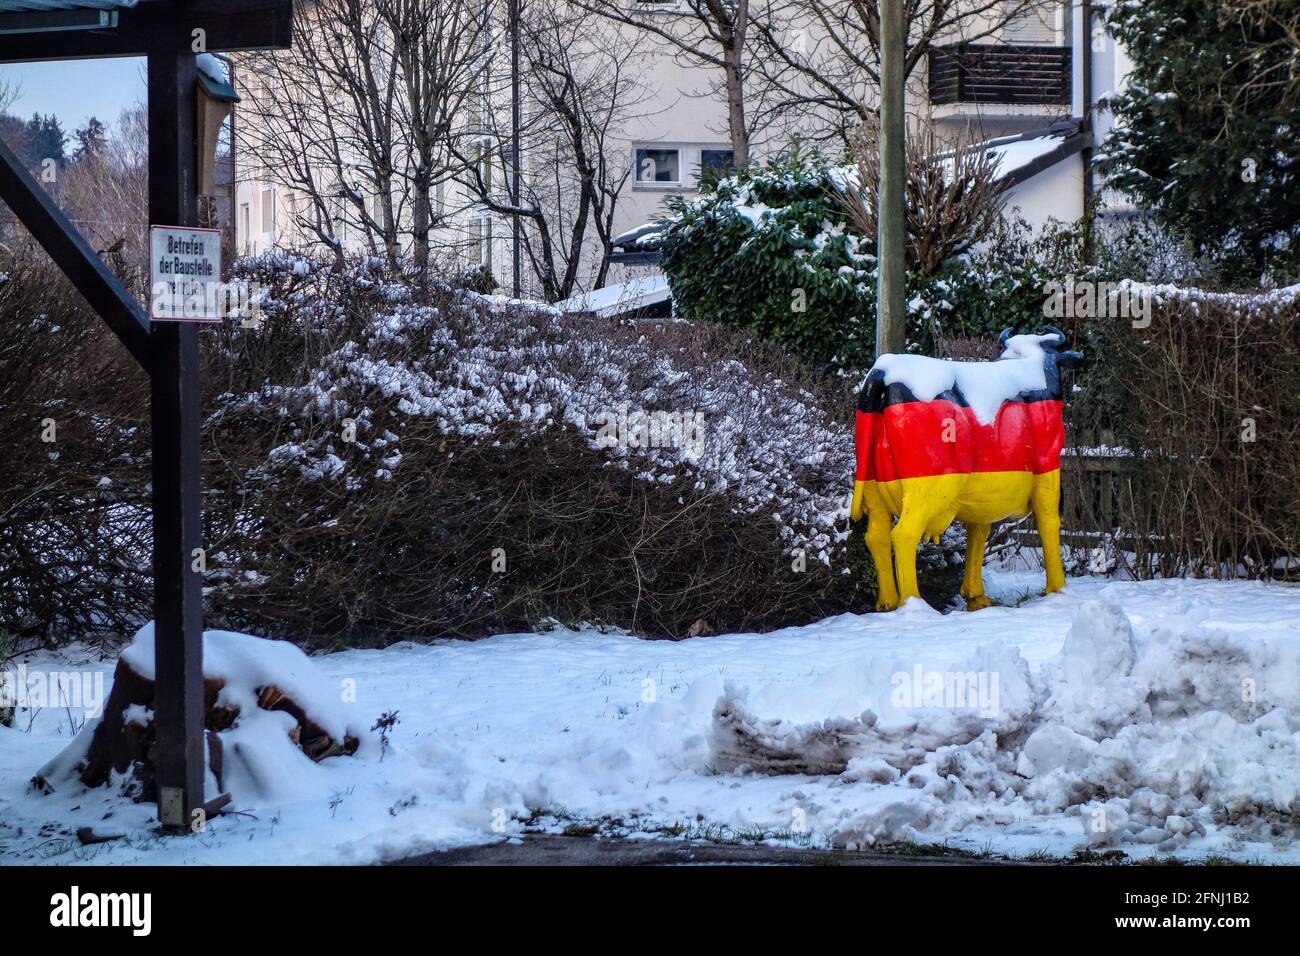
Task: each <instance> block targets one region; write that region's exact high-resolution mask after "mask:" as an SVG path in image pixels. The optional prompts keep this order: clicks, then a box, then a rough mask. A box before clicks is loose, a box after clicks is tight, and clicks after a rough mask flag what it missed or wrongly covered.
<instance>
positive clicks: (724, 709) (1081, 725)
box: [710, 594, 1300, 850]
mask: <svg viewBox="0 0 1300 956" xmlns="http://www.w3.org/2000/svg"><path fill="white" fill-rule="evenodd" d="M749 697H750V694H749V692H748V690H747V689H746V688H744V687H741V686H733V685H728V686H727V687H726V690H725V692H724V694H723V695H722V697H720V698H719V699H718V701H717V704H716V706H715V708H714V719H713V731H712V739H711V742H710V749H711V752H712V755H713V760H714V761H715V762H716V765H717V766H718V768H719V769H721V770H723V771H727V772H739V773H762V774H820V775H827V774H831V775H838V776H839V777H840V779H841V781H842V782H843V785H844V786H846V787H860V786H862V785H863V783H864V782H866V783H876V784H885V785H889V784H895V783H897V785H898V786H897V787H887V788H885V789H884V790H883V791H882V793H881V794H880V795H879V798H878V799H877V798H873V800H871V801H867V802H868V803H869V804H870V806H869V808H868V809H867V810H865V811H861V812H855V813H854V814H852V815H851V816H848V817H846V818H844V819H840V820H838V821H836V822H835V823H834V825H833V826H832V827H831V829H832V831H833V836H834V838H835V839H836V840H838V841H842V842H845V843H848V844H851V845H854V844H856V845H864V844H870V843H873V842H875V841H877V840H881V839H900V838H915V837H916V836H918V835H919V834H920V833H922V832H924V831H926V830H933V829H949V830H951V829H960V828H961V827H962V826H963V825H966V824H969V823H973V822H978V821H984V820H992V821H994V822H1010V821H1013V820H1015V819H1026V818H1029V817H1031V816H1034V815H1048V814H1052V813H1056V812H1061V811H1065V812H1067V813H1070V814H1073V815H1076V816H1077V817H1078V818H1079V821H1080V826H1081V827H1082V832H1083V835H1084V837H1085V838H1086V839H1087V840H1088V841H1089V842H1090V843H1092V844H1094V845H1115V844H1123V843H1149V844H1158V845H1159V847H1160V848H1161V849H1164V850H1169V849H1176V848H1178V847H1180V846H1182V845H1184V844H1185V843H1186V842H1187V841H1188V839H1189V838H1191V837H1193V836H1196V835H1198V834H1199V835H1203V834H1204V833H1205V832H1206V827H1207V826H1210V825H1217V824H1227V823H1233V824H1236V825H1237V826H1239V827H1241V828H1243V830H1242V832H1244V833H1246V834H1249V835H1250V836H1251V837H1252V838H1254V839H1259V840H1266V841H1268V840H1277V839H1282V840H1286V839H1289V836H1290V834H1292V833H1293V828H1294V819H1295V816H1294V815H1295V813H1296V811H1297V809H1298V808H1300V703H1298V702H1300V643H1297V642H1296V640H1294V638H1291V639H1284V638H1281V637H1278V639H1275V640H1272V639H1271V640H1269V641H1261V640H1256V639H1250V638H1247V637H1245V636H1237V635H1235V634H1233V633H1231V632H1225V631H1224V630H1222V629H1221V628H1209V627H1203V626H1199V625H1194V624H1193V625H1190V626H1186V627H1179V628H1177V629H1171V628H1165V627H1157V628H1155V629H1153V631H1152V632H1151V633H1150V635H1149V636H1148V637H1145V638H1144V639H1142V640H1141V641H1139V640H1138V639H1137V638H1136V637H1135V635H1134V630H1133V627H1132V625H1131V624H1130V622H1129V619H1128V617H1127V616H1126V614H1125V613H1124V611H1123V609H1122V608H1121V607H1120V606H1119V604H1118V603H1117V602H1116V601H1115V600H1112V599H1110V598H1109V597H1108V596H1107V595H1106V594H1103V596H1102V600H1100V601H1090V602H1087V603H1085V604H1083V605H1082V606H1080V608H1079V609H1078V610H1077V611H1076V613H1075V617H1074V621H1073V624H1072V626H1071V628H1070V630H1069V632H1068V634H1067V635H1066V638H1065V643H1064V646H1063V647H1062V648H1061V650H1060V652H1059V653H1058V654H1057V655H1056V656H1055V657H1053V658H1051V659H1049V660H1048V661H1046V662H1045V663H1044V664H1043V666H1042V668H1041V669H1040V670H1039V671H1038V672H1034V673H1031V672H1030V670H1029V668H1028V666H1027V664H1026V662H1025V661H1024V660H1023V659H1022V658H1021V656H1020V653H1019V651H1018V649H1017V648H1015V647H1014V646H1007V645H989V646H984V647H981V648H980V649H979V650H978V651H977V652H976V653H974V654H973V655H970V656H969V657H968V658H966V659H965V660H963V661H961V662H959V663H957V664H954V665H949V666H941V667H940V666H935V667H931V666H928V665H925V664H923V663H917V662H915V661H911V660H908V661H894V660H886V659H882V658H879V657H877V658H875V659H873V660H872V661H871V662H870V663H869V664H868V665H867V667H866V669H865V674H864V677H863V681H862V683H861V685H860V686H859V687H856V688H854V689H853V691H852V692H848V693H845V695H844V696H843V697H842V698H841V699H840V700H838V701H827V700H825V699H822V700H820V701H817V702H815V703H814V702H812V701H810V700H809V699H808V696H807V695H806V694H804V693H802V692H801V691H800V690H798V689H794V690H792V689H790V688H784V689H783V690H782V692H780V693H777V694H775V695H774V694H768V695H767V697H766V698H765V700H764V701H763V703H762V705H755V704H754V703H753V702H751V701H750V700H749ZM760 706H761V710H760ZM818 708H820V713H821V714H823V715H825V714H826V713H827V709H830V711H831V713H830V715H829V716H823V717H821V718H814V717H813V715H815V714H816V713H817V712H818ZM764 713H766V715H765V716H763V715H762V714H764Z"/></svg>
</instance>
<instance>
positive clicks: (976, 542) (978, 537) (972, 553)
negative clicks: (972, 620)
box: [961, 522, 993, 611]
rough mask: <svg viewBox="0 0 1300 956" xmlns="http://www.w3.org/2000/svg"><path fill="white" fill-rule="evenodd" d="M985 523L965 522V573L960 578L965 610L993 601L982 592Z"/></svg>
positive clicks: (986, 539)
mask: <svg viewBox="0 0 1300 956" xmlns="http://www.w3.org/2000/svg"><path fill="white" fill-rule="evenodd" d="M990 527H991V525H987V524H971V523H969V522H968V523H967V524H966V573H965V574H964V575H963V576H962V580H961V596H962V597H964V598H965V599H966V610H968V611H978V610H979V609H980V608H983V607H988V606H989V605H990V604H992V603H993V602H992V601H990V600H989V599H988V598H987V597H986V596H985V594H984V545H985V544H986V543H987V542H988V540H989V529H990Z"/></svg>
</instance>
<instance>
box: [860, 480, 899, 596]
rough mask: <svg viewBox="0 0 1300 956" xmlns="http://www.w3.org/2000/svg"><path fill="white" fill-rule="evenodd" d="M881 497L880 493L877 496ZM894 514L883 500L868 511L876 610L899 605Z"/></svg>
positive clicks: (868, 546)
mask: <svg viewBox="0 0 1300 956" xmlns="http://www.w3.org/2000/svg"><path fill="white" fill-rule="evenodd" d="M876 497H877V498H878V497H879V496H878V495H877V496H876ZM893 523H894V516H893V515H892V514H890V512H889V509H888V508H886V507H885V505H884V502H883V501H877V502H873V503H872V506H871V507H870V508H869V509H868V511H867V536H866V537H867V550H869V551H870V552H871V561H872V563H873V564H875V566H876V610H877V611H892V610H893V609H894V608H896V607H898V586H897V585H896V584H895V583H894V557H893V554H892V553H891V551H890V537H889V532H890V526H891V525H892V524H893Z"/></svg>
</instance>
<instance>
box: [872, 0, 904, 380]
mask: <svg viewBox="0 0 1300 956" xmlns="http://www.w3.org/2000/svg"><path fill="white" fill-rule="evenodd" d="M906 55H907V25H906V23H904V20H903V0H880V193H879V195H878V196H876V209H877V216H876V222H877V227H876V230H877V235H876V255H877V256H878V257H879V258H878V262H877V265H878V268H879V282H878V284H877V286H876V355H878V356H879V355H882V354H884V353H886V352H890V353H898V352H902V351H903V350H904V349H905V348H906V346H907V340H906V336H907V325H906V323H907V311H906V310H907V246H906V242H907V198H906V192H905V190H906V180H905V178H904V177H906V175H907V171H906V169H905V167H904V162H903V155H904V143H905V137H906V136H907V126H906V115H905V111H904V108H905V106H906V101H905V98H904V96H905V94H904V90H903V61H904V58H905V57H906Z"/></svg>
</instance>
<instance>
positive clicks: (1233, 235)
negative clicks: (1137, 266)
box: [1100, 0, 1300, 281]
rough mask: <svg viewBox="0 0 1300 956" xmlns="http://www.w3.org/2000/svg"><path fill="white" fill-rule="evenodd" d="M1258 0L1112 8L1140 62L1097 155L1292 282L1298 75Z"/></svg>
mask: <svg viewBox="0 0 1300 956" xmlns="http://www.w3.org/2000/svg"><path fill="white" fill-rule="evenodd" d="M1250 6H1251V5H1247V4H1239V3H1228V2H1224V0H1141V2H1138V0H1124V2H1122V3H1118V4H1116V5H1115V6H1114V7H1112V8H1111V10H1110V12H1109V14H1108V15H1107V24H1108V26H1109V28H1110V31H1111V32H1112V33H1113V34H1114V35H1115V37H1116V38H1117V39H1118V40H1119V41H1120V42H1121V43H1122V44H1123V45H1124V48H1125V49H1126V50H1127V51H1128V52H1129V55H1130V56H1131V57H1132V60H1133V69H1132V72H1131V73H1130V75H1129V80H1128V83H1127V84H1126V85H1125V88H1124V90H1123V91H1122V92H1120V93H1118V94H1116V95H1115V96H1114V97H1112V98H1111V101H1110V105H1111V107H1112V108H1113V109H1114V111H1115V115H1116V118H1117V120H1118V121H1119V122H1118V124H1117V126H1116V129H1115V132H1114V133H1113V135H1111V137H1110V138H1109V139H1108V141H1107V143H1106V145H1105V148H1104V149H1103V151H1102V156H1101V164H1100V165H1101V168H1102V170H1103V171H1104V172H1106V173H1107V174H1108V175H1109V177H1110V179H1111V182H1112V184H1113V185H1115V186H1116V187H1117V188H1120V189H1123V190H1125V191H1126V192H1128V193H1129V194H1130V195H1132V196H1133V197H1134V198H1135V199H1136V200H1137V201H1138V203H1139V204H1141V205H1143V206H1146V207H1149V208H1151V209H1153V210H1154V211H1155V212H1156V213H1157V214H1158V215H1159V216H1160V218H1161V220H1162V222H1164V223H1165V224H1166V225H1168V226H1170V227H1172V228H1174V229H1176V230H1177V231H1178V232H1180V233H1181V234H1183V235H1185V236H1187V237H1188V238H1189V239H1190V240H1191V242H1192V244H1193V245H1194V246H1195V247H1196V248H1197V249H1198V250H1201V251H1203V252H1205V253H1209V254H1212V255H1213V256H1214V257H1215V258H1216V259H1218V260H1220V261H1222V262H1224V263H1225V264H1229V265H1230V266H1231V267H1232V268H1233V270H1234V271H1235V274H1236V277H1237V278H1238V279H1239V280H1241V279H1251V280H1254V279H1256V278H1258V276H1259V275H1260V273H1261V272H1262V271H1266V270H1267V271H1273V272H1274V273H1276V277H1277V278H1278V279H1279V280H1282V281H1285V280H1286V279H1287V277H1289V276H1294V275H1296V274H1297V270H1298V269H1300V188H1297V186H1300V179H1297V170H1300V165H1298V162H1300V147H1297V133H1298V132H1300V95H1298V93H1300V74H1297V71H1296V62H1295V56H1296V53H1295V47H1294V39H1292V38H1291V37H1293V36H1294V34H1291V37H1288V35H1287V28H1286V26H1285V25H1284V24H1283V23H1282V22H1281V20H1280V19H1275V18H1272V17H1260V16H1252V15H1251V12H1250V10H1249V7H1250ZM1255 6H1256V8H1257V10H1258V5H1255ZM1286 9H1288V7H1286V6H1283V7H1280V8H1279V12H1282V11H1283V10H1286Z"/></svg>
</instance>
